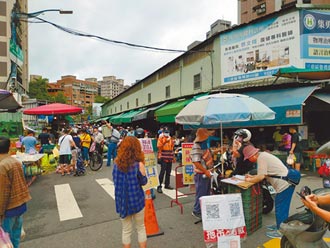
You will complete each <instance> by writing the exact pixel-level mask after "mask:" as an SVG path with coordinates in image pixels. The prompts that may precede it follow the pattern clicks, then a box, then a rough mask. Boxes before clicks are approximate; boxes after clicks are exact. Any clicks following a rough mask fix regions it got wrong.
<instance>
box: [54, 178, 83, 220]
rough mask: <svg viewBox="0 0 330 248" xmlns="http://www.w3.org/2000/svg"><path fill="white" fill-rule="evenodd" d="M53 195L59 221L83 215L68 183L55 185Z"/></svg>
mask: <svg viewBox="0 0 330 248" xmlns="http://www.w3.org/2000/svg"><path fill="white" fill-rule="evenodd" d="M54 188H55V196H56V202H57V209H58V214H59V217H60V221H65V220H71V219H77V218H81V217H83V215H82V214H81V212H80V208H79V206H78V204H77V202H76V199H75V198H74V195H73V193H72V190H71V187H70V185H69V184H60V185H55V186H54Z"/></svg>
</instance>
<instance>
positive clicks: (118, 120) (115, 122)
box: [110, 112, 128, 125]
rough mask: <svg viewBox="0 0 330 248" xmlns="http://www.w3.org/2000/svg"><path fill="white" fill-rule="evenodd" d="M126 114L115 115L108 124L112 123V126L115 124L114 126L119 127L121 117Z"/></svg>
mask: <svg viewBox="0 0 330 248" xmlns="http://www.w3.org/2000/svg"><path fill="white" fill-rule="evenodd" d="M127 113H128V112H126V113H121V114H118V115H115V116H114V117H112V118H111V119H110V122H111V123H112V124H115V125H119V124H121V117H122V116H123V115H125V114H127Z"/></svg>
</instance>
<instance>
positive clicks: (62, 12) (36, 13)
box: [13, 9, 73, 18]
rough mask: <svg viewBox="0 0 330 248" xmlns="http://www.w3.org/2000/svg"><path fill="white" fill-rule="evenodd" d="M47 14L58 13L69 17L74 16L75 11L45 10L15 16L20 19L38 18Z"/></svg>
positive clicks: (15, 14)
mask: <svg viewBox="0 0 330 248" xmlns="http://www.w3.org/2000/svg"><path fill="white" fill-rule="evenodd" d="M45 12H58V13H60V14H62V15H67V14H72V13H73V11H72V10H62V9H44V10H40V11H36V12H32V13H15V12H14V13H13V14H14V16H16V17H18V18H34V17H37V16H38V15H41V14H43V13H45Z"/></svg>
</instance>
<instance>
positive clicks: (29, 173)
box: [12, 152, 45, 186]
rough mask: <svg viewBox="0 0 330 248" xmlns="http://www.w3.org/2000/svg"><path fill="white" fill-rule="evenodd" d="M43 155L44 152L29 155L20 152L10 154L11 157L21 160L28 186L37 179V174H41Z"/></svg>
mask: <svg viewBox="0 0 330 248" xmlns="http://www.w3.org/2000/svg"><path fill="white" fill-rule="evenodd" d="M44 155H45V154H40V153H37V154H33V155H30V154H26V153H21V152H17V153H16V155H12V157H14V158H16V159H17V160H18V161H20V162H22V166H23V171H24V176H25V179H26V183H27V185H28V186H30V185H31V184H32V183H33V182H34V181H35V180H36V179H37V176H39V175H41V173H42V168H41V159H42V157H43V156H44Z"/></svg>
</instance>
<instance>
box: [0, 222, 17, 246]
mask: <svg viewBox="0 0 330 248" xmlns="http://www.w3.org/2000/svg"><path fill="white" fill-rule="evenodd" d="M0 248H14V246H13V244H12V242H11V241H10V238H9V234H8V233H6V232H5V231H4V230H3V229H2V227H1V226H0Z"/></svg>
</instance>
